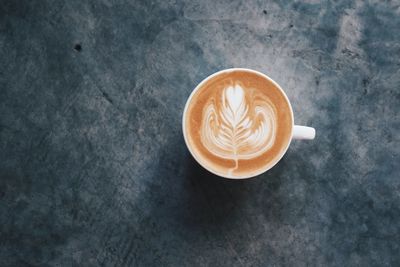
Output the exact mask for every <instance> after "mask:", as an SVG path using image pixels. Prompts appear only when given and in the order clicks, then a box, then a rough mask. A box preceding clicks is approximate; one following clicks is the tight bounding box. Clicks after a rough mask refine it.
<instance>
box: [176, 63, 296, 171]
mask: <svg viewBox="0 0 400 267" xmlns="http://www.w3.org/2000/svg"><path fill="white" fill-rule="evenodd" d="M292 124H293V122H292V114H291V109H290V105H289V103H288V100H287V98H286V97H285V96H284V95H283V93H282V92H281V91H280V89H279V88H278V87H277V85H275V84H274V83H273V82H272V81H270V80H268V79H267V78H265V77H264V76H262V75H259V74H257V73H254V72H249V71H246V70H232V71H229V72H223V73H220V74H217V75H216V76H213V77H212V78H211V79H209V80H208V81H206V82H205V83H202V85H201V86H200V87H199V89H198V90H197V91H196V92H195V93H194V94H193V96H192V97H191V99H190V102H189V104H188V106H187V110H186V116H185V129H184V131H186V141H187V143H188V145H189V147H190V149H191V151H192V153H193V154H194V156H195V157H196V159H197V160H198V161H199V162H200V163H201V164H202V165H203V166H204V167H206V168H208V169H210V170H212V171H213V172H215V173H217V174H219V175H222V176H228V177H231V178H240V177H246V176H252V175H254V174H258V173H260V172H262V171H263V170H266V169H268V168H269V167H270V166H272V165H274V164H275V163H276V161H278V160H279V159H280V158H281V156H282V154H283V153H284V152H285V150H286V147H287V145H288V144H289V142H290V139H291V131H292Z"/></svg>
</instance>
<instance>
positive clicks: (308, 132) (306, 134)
mask: <svg viewBox="0 0 400 267" xmlns="http://www.w3.org/2000/svg"><path fill="white" fill-rule="evenodd" d="M314 138H315V129H314V128H312V127H307V126H300V125H294V126H293V135H292V139H295V140H313V139H314Z"/></svg>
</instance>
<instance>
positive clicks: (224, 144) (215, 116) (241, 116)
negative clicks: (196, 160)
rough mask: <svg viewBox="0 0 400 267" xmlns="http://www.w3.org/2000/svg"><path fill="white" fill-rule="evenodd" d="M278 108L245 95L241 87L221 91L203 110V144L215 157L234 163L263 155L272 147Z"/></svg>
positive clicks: (256, 97) (262, 99) (260, 96)
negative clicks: (276, 109) (218, 96)
mask: <svg viewBox="0 0 400 267" xmlns="http://www.w3.org/2000/svg"><path fill="white" fill-rule="evenodd" d="M275 114H276V112H275V109H274V106H273V105H272V103H271V102H270V101H269V100H268V99H267V98H266V97H265V96H262V95H252V96H246V94H245V90H243V88H242V87H241V86H240V85H235V86H230V87H228V88H225V89H224V90H223V91H222V95H221V96H220V98H219V99H217V98H212V99H211V100H210V101H209V102H208V103H207V104H206V106H205V108H204V110H203V119H202V125H201V141H202V143H203V145H204V146H205V147H206V148H207V149H208V150H209V151H210V152H211V153H212V154H214V155H216V156H218V157H220V158H224V159H231V160H234V161H235V167H234V168H232V169H231V170H230V172H232V171H233V170H235V169H237V168H238V161H239V160H240V159H251V158H255V157H257V156H260V155H261V154H263V153H264V152H265V151H267V150H268V149H269V148H271V146H272V145H273V143H274V141H275V133H276V121H275V118H276V117H275Z"/></svg>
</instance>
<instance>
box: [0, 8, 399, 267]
mask: <svg viewBox="0 0 400 267" xmlns="http://www.w3.org/2000/svg"><path fill="white" fill-rule="evenodd" d="M399 28H400V3H399V1H347V0H346V1H314V0H307V1H296V2H292V1H231V0H223V1H212V0H206V1H184V2H182V1H179V0H176V1H175V0H174V1H162V0H154V1H134V0H125V1H114V0H103V1H77V0H76V1H75V0H74V1H72V0H71V1H14V0H10V1H7V0H6V1H4V0H3V1H1V2H0V48H1V50H0V62H1V64H0V266H399V265H400V254H399V251H400V174H399V173H400V165H399V163H400V138H399V131H400V114H399V110H400V107H399V104H400V30H399ZM229 67H248V68H252V69H256V70H259V71H261V72H264V73H266V74H267V75H269V76H270V77H272V78H273V79H275V80H276V81H277V82H278V83H279V84H280V85H281V86H282V87H283V88H284V89H285V90H286V92H287V94H288V96H289V98H290V100H291V101H292V104H293V108H294V112H295V121H296V123H298V124H303V125H310V126H313V127H315V128H316V129H317V137H316V139H315V140H314V141H312V142H306V141H295V142H293V143H292V146H291V147H290V149H289V151H288V153H287V154H286V156H285V157H284V158H283V160H282V161H281V162H280V163H279V164H278V165H277V166H276V167H275V168H273V169H272V170H271V171H269V172H267V173H265V174H263V175H260V176H259V177H256V178H253V179H250V180H244V181H231V180H225V179H222V178H218V177H216V176H213V175H211V174H210V173H208V172H207V171H205V170H204V169H202V168H201V167H199V165H198V164H197V163H196V162H194V160H193V159H192V157H191V156H190V154H189V152H188V150H187V148H186V147H185V144H184V141H183V137H182V131H181V117H182V110H183V107H184V104H185V101H186V99H187V97H188V96H189V94H190V92H191V91H192V89H193V88H194V87H195V86H196V84H197V83H199V82H200V81H201V80H202V79H203V78H205V77H206V76H207V75H209V74H211V73H213V72H215V71H218V70H221V69H224V68H229Z"/></svg>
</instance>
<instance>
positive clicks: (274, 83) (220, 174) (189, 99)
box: [182, 68, 294, 180]
mask: <svg viewBox="0 0 400 267" xmlns="http://www.w3.org/2000/svg"><path fill="white" fill-rule="evenodd" d="M231 71H245V72H250V73H254V74H257V75H260V76H262V77H263V78H265V79H267V80H268V81H269V82H271V83H272V84H273V85H275V87H276V88H278V89H279V90H280V92H281V93H282V95H283V96H284V98H285V99H286V101H287V103H288V104H289V109H290V117H291V120H292V123H291V125H292V127H291V129H290V139H289V141H288V142H287V144H286V147H285V148H284V150H283V152H282V153H281V155H280V156H279V157H278V158H276V160H275V161H274V162H273V164H271V165H270V166H267V167H266V168H261V169H260V170H258V171H256V172H253V173H251V174H249V175H243V176H229V175H225V174H222V173H218V172H216V171H214V170H212V169H211V168H208V167H207V166H206V165H205V163H203V162H202V161H201V160H200V159H199V158H198V156H197V155H196V153H195V152H194V151H193V149H192V147H191V146H190V144H189V142H188V139H187V138H188V137H187V136H186V131H185V128H186V127H185V126H186V114H187V109H188V108H189V104H190V103H191V100H192V98H193V96H194V94H195V93H196V92H197V91H198V90H199V89H200V88H201V87H202V85H204V84H205V83H206V82H207V81H209V80H210V79H211V78H213V77H215V76H217V75H220V74H222V73H227V72H231ZM293 127H294V115H293V108H292V104H291V103H290V100H289V98H288V96H287V95H286V93H285V91H284V90H283V89H282V88H281V86H280V85H279V84H278V83H277V82H275V81H274V80H273V79H272V78H270V77H269V76H267V75H266V74H264V73H262V72H260V71H257V70H253V69H248V68H228V69H223V70H220V71H217V72H215V73H213V74H211V75H209V76H207V77H206V78H204V79H203V80H202V81H201V82H200V83H199V84H198V85H197V86H196V87H195V88H194V89H193V91H192V92H191V93H190V95H189V97H188V99H187V100H186V104H185V108H184V110H183V115H182V133H183V138H184V140H185V144H186V147H187V148H188V150H189V152H190V154H191V155H192V156H193V158H194V159H195V160H196V161H197V163H198V164H200V166H202V167H203V168H204V169H206V170H207V171H209V172H211V173H212V174H215V175H217V176H219V177H222V178H227V179H232V180H242V179H249V178H253V177H256V176H258V175H260V174H263V173H265V172H267V171H268V170H270V169H271V168H273V167H274V166H275V165H276V164H278V162H279V161H280V160H281V159H282V158H283V156H284V155H285V154H286V152H287V150H288V148H289V146H290V144H291V142H292V139H293Z"/></svg>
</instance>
